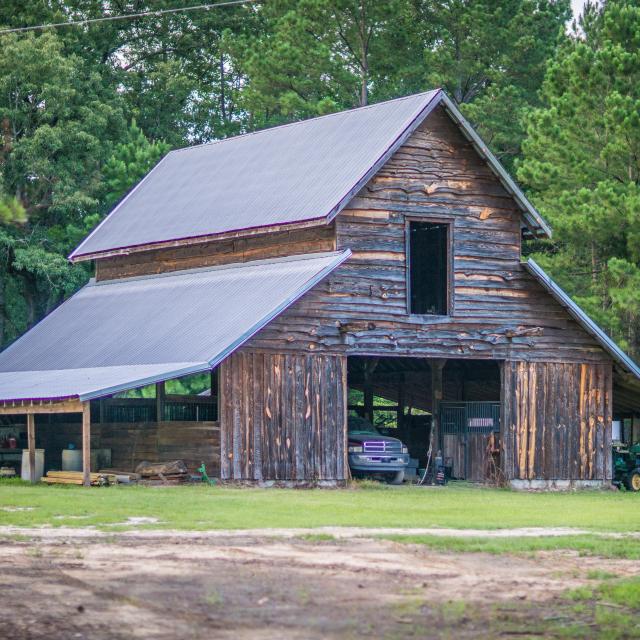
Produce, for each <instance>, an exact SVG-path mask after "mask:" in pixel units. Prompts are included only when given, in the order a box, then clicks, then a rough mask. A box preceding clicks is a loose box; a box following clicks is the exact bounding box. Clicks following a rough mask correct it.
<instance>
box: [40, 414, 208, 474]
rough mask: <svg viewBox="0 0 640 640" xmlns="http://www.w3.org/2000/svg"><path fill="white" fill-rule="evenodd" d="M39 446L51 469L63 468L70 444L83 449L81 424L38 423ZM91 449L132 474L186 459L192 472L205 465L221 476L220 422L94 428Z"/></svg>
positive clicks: (144, 424)
mask: <svg viewBox="0 0 640 640" xmlns="http://www.w3.org/2000/svg"><path fill="white" fill-rule="evenodd" d="M36 435H37V437H38V439H39V446H42V447H45V448H46V454H45V455H46V458H47V467H48V468H57V469H60V467H61V463H62V460H61V458H62V450H63V449H66V448H67V447H68V445H69V443H73V444H74V445H75V446H76V448H80V446H81V443H82V425H81V423H80V422H73V423H55V422H54V423H51V424H47V423H46V421H45V420H41V421H39V424H36ZM91 448H92V449H111V466H112V467H113V468H116V469H120V470H122V471H133V470H134V469H135V467H136V466H137V465H138V464H139V463H140V462H142V461H143V460H146V461H147V462H167V461H169V460H184V462H185V464H186V465H187V468H188V469H189V471H191V472H195V470H196V469H197V468H198V467H199V466H200V464H201V463H202V462H204V463H205V465H206V467H207V473H208V474H209V475H210V476H212V477H215V476H218V475H219V473H220V428H219V426H218V423H217V422H160V423H156V422H138V423H130V422H116V423H105V424H95V423H93V424H92V425H91Z"/></svg>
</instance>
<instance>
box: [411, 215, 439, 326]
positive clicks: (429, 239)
mask: <svg viewBox="0 0 640 640" xmlns="http://www.w3.org/2000/svg"><path fill="white" fill-rule="evenodd" d="M408 266H409V293H410V297H409V312H410V313H412V314H416V315H436V316H446V315H448V313H449V293H448V292H449V225H448V224H447V223H441V222H437V223H435V222H421V221H420V222H418V221H410V222H409V265H408Z"/></svg>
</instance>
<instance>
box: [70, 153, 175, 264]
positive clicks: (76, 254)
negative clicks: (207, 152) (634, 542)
mask: <svg viewBox="0 0 640 640" xmlns="http://www.w3.org/2000/svg"><path fill="white" fill-rule="evenodd" d="M172 152H173V151H168V152H167V153H165V155H164V157H162V158H161V159H160V160H159V161H158V162H156V164H155V165H154V167H153V168H152V169H151V171H149V172H148V173H147V174H146V175H145V176H144V178H142V180H140V182H138V184H136V185H135V187H133V189H131V190H130V191H129V192H128V193H127V194H126V195H125V196H124V198H122V199H121V200H120V202H118V204H117V205H116V206H115V207H114V208H113V209H112V210H111V211H110V212H109V213H108V214H107V215H106V216H105V217H104V219H103V220H101V221H100V223H99V224H98V225H97V226H96V228H95V229H94V230H93V231H92V232H91V233H90V234H89V235H88V236H87V237H86V238H84V240H83V241H82V242H81V243H80V244H79V245H78V246H77V247H76V248H75V249H74V250H73V251H72V252H71V253H70V254H69V255H68V256H67V260H70V261H71V262H74V261H75V260H76V257H79V256H81V255H83V254H81V253H80V249H82V247H83V246H84V245H85V244H86V243H87V242H88V241H89V240H90V239H91V238H92V237H93V236H94V235H95V234H96V233H98V231H99V230H100V229H101V227H102V226H103V225H104V224H106V222H107V220H109V219H110V218H111V217H112V216H113V215H114V214H115V213H117V211H118V210H119V209H120V207H122V205H123V204H124V203H125V202H126V201H127V200H128V199H129V198H130V197H131V196H133V194H134V193H135V192H136V191H137V190H138V189H139V188H140V187H141V186H142V184H143V183H144V182H145V181H146V180H147V178H148V177H149V176H150V175H151V174H152V173H153V172H154V171H155V170H156V169H157V168H158V167H159V166H160V165H161V164H162V163H163V162H164V161H165V160H166V159H167V158H168V157H169V156H170V155H171V153H172Z"/></svg>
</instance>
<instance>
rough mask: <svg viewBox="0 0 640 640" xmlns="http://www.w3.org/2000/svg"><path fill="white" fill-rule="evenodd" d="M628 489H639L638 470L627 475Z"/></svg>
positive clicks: (639, 475) (639, 474)
mask: <svg viewBox="0 0 640 640" xmlns="http://www.w3.org/2000/svg"><path fill="white" fill-rule="evenodd" d="M629 489H630V490H631V491H640V471H634V472H633V473H632V474H631V475H630V476H629Z"/></svg>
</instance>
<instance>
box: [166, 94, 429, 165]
mask: <svg viewBox="0 0 640 640" xmlns="http://www.w3.org/2000/svg"><path fill="white" fill-rule="evenodd" d="M440 89H441V88H440V87H436V88H435V89H429V90H428V91H421V92H420V93H412V94H410V95H408V96H401V97H399V98H391V99H390V100H382V101H381V102H374V103H373V104H366V105H364V106H361V107H352V108H351V109H342V110H340V111H334V112H332V113H325V114H324V115H321V116H313V117H312V118H304V119H302V120H294V121H293V122H285V123H283V124H278V125H275V126H273V127H265V128H264V129H256V130H255V131H247V132H245V133H239V134H238V135H235V136H230V137H228V138H219V139H218V140H211V141H209V142H201V143H200V144H194V145H191V146H187V147H180V148H178V149H171V151H169V152H168V153H167V155H169V154H171V153H180V152H182V151H190V150H192V149H199V148H202V147H209V146H212V145H216V144H220V143H222V142H229V141H231V140H239V139H240V138H247V137H249V136H255V135H258V134H260V133H266V132H267V131H274V130H276V129H284V128H286V127H293V126H296V125H300V124H303V123H305V122H312V121H315V120H324V119H325V118H331V117H332V116H338V115H344V114H345V113H353V112H355V111H364V110H365V109H372V108H374V107H379V106H380V105H382V104H388V103H390V102H401V101H402V100H408V99H409V98H417V97H418V96H426V95H427V94H429V93H434V92H437V91H440Z"/></svg>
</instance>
